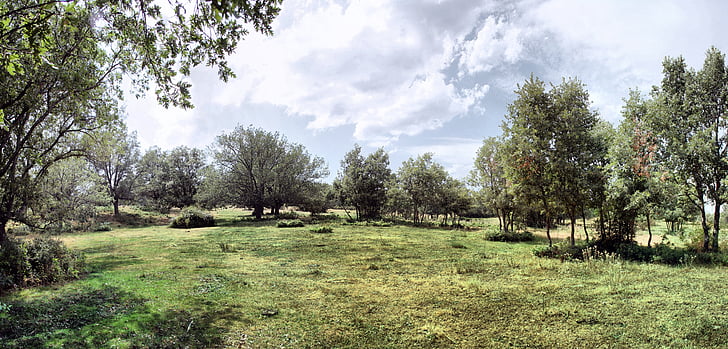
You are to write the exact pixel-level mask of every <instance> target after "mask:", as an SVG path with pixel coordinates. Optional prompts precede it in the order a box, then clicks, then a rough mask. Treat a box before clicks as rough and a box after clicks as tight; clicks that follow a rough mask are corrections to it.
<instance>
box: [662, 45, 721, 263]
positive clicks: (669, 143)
mask: <svg viewBox="0 0 728 349" xmlns="http://www.w3.org/2000/svg"><path fill="white" fill-rule="evenodd" d="M663 74H664V77H663V79H662V83H661V85H660V86H659V87H656V88H655V91H654V98H655V100H656V103H655V108H654V112H653V113H651V115H652V117H651V118H650V121H651V123H650V124H651V127H652V129H653V131H654V132H655V135H656V138H657V144H658V154H659V155H660V159H661V161H662V162H663V163H664V164H665V167H666V168H669V169H672V170H673V171H672V174H671V178H672V180H675V181H677V183H680V184H684V188H689V190H688V191H686V192H685V194H686V195H687V196H688V197H689V198H690V201H691V202H692V203H693V205H694V206H695V207H696V208H697V209H698V210H699V211H700V216H701V222H702V228H703V249H704V250H706V251H709V250H713V251H717V250H718V237H719V232H720V214H721V212H720V209H721V207H722V205H723V203H725V194H726V188H725V186H724V185H723V182H724V180H725V179H726V177H727V176H728V161H727V160H726V159H727V156H728V120H727V119H728V115H726V111H727V110H728V69H727V68H726V63H725V55H724V54H723V53H721V52H720V51H719V50H718V49H716V48H711V49H709V50H708V51H707V53H706V58H705V62H704V63H703V68H702V69H701V70H700V71H698V72H695V71H694V70H691V69H689V68H688V67H687V64H686V63H685V60H684V59H683V58H682V57H678V58H666V59H665V60H664V62H663ZM708 203H710V204H712V205H713V207H714V211H713V222H712V226H713V231H712V234H711V231H710V225H711V224H710V222H708V215H707V211H706V205H707V204H708Z"/></svg>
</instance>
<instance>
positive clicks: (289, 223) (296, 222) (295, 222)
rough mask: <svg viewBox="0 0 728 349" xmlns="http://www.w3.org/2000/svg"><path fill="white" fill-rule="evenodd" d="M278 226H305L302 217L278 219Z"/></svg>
mask: <svg viewBox="0 0 728 349" xmlns="http://www.w3.org/2000/svg"><path fill="white" fill-rule="evenodd" d="M277 226H278V228H298V227H302V226H303V222H302V221H301V220H300V219H294V220H287V221H278V224H277Z"/></svg>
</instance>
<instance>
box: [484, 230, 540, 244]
mask: <svg viewBox="0 0 728 349" xmlns="http://www.w3.org/2000/svg"><path fill="white" fill-rule="evenodd" d="M485 239H486V240H488V241H500V242H522V241H533V239H534V237H533V233H531V232H529V231H522V232H504V231H501V230H500V229H489V230H487V231H486V232H485Z"/></svg>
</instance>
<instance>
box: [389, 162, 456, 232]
mask: <svg viewBox="0 0 728 349" xmlns="http://www.w3.org/2000/svg"><path fill="white" fill-rule="evenodd" d="M447 178H448V174H447V172H446V171H445V168H444V167H442V165H440V164H438V163H437V162H435V161H434V160H433V159H432V154H431V153H425V154H423V155H419V156H417V158H416V159H413V158H409V159H407V160H406V161H405V162H403V163H402V166H401V167H400V168H399V171H397V180H398V182H399V185H400V186H401V188H402V191H403V192H404V193H406V197H407V200H408V201H409V205H410V207H411V208H412V220H413V221H414V223H415V224H418V223H422V221H423V218H424V215H425V214H427V213H433V211H434V208H436V207H438V205H439V204H440V202H439V201H438V199H439V195H440V191H441V190H442V188H443V185H444V184H445V181H446V180H447Z"/></svg>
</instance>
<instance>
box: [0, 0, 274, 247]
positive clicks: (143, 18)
mask: <svg viewBox="0 0 728 349" xmlns="http://www.w3.org/2000/svg"><path fill="white" fill-rule="evenodd" d="M279 3H280V1H279V0H268V1H265V0H263V1H247V0H233V1H226V2H220V1H199V2H195V3H193V4H189V5H187V6H185V4H184V3H182V2H178V1H173V2H172V3H170V5H171V6H170V8H171V9H172V11H173V12H174V15H173V16H168V15H165V14H163V13H162V10H161V7H160V5H157V4H154V3H153V2H152V1H146V0H139V1H116V0H113V1H71V0H68V1H66V0H50V1H37V0H19V1H3V2H0V52H2V53H3V54H2V55H0V242H2V241H5V240H6V239H7V235H6V233H5V226H6V224H7V222H8V221H9V220H15V221H25V220H26V218H27V212H28V211H27V208H28V207H29V206H30V205H31V204H32V202H31V200H32V199H33V198H35V197H37V196H35V195H33V193H34V192H35V191H36V190H37V186H38V185H39V183H40V182H41V181H42V179H43V177H44V176H45V175H46V173H47V172H48V169H49V168H50V166H51V165H52V164H53V163H55V162H57V161H61V160H63V159H66V158H69V157H74V156H80V155H81V149H80V146H79V144H80V142H79V139H80V138H81V135H82V134H84V133H87V132H89V131H92V130H94V129H97V128H100V127H103V126H104V125H105V123H107V122H109V121H110V120H113V119H114V118H115V117H116V113H113V112H108V110H109V109H113V108H114V102H113V101H114V100H115V98H117V97H118V96H119V95H118V94H117V92H118V88H119V86H120V82H121V74H122V73H125V74H129V75H130V76H131V77H132V79H133V80H134V86H135V87H136V88H137V93H138V94H140V93H142V92H144V91H146V90H147V89H148V88H149V85H150V83H153V84H154V85H155V86H156V92H157V97H158V99H159V101H160V102H161V103H162V104H163V105H165V106H167V105H170V104H173V105H180V106H183V107H190V106H191V104H190V95H189V88H190V85H189V83H188V82H186V81H184V80H183V78H178V77H177V72H180V73H182V74H181V75H182V76H187V75H189V74H190V71H191V68H192V67H194V66H197V65H199V64H202V63H204V64H207V65H211V66H216V67H218V71H219V75H220V77H221V78H222V79H223V80H226V79H227V78H229V77H230V76H232V72H231V71H230V69H229V68H228V67H227V64H226V62H225V57H226V55H228V54H230V53H231V52H232V51H233V50H234V48H235V46H236V45H237V43H238V42H239V40H240V39H242V37H243V36H244V35H245V34H247V27H249V26H252V27H253V28H254V29H255V30H257V31H259V32H262V33H264V34H271V26H270V25H271V22H272V21H273V19H274V18H275V16H276V15H277V14H278V11H279V9H278V7H277V5H278V4H279Z"/></svg>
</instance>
